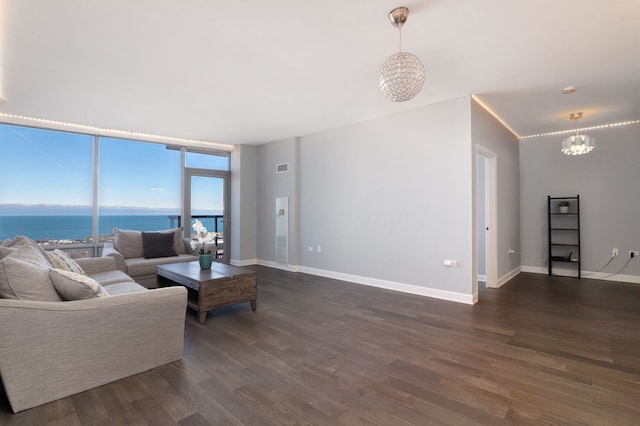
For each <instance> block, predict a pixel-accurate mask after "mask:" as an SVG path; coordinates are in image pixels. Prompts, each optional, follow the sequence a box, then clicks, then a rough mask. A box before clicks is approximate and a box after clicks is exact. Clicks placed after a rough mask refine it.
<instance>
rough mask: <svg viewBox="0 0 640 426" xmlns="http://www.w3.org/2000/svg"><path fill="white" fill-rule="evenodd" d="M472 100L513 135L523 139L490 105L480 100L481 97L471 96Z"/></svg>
mask: <svg viewBox="0 0 640 426" xmlns="http://www.w3.org/2000/svg"><path fill="white" fill-rule="evenodd" d="M471 98H472V99H473V100H474V101H476V102H477V103H478V105H480V106H481V107H482V108H484V110H485V111H487V112H488V113H489V114H491V115H492V116H493V118H495V119H496V120H498V121H499V122H500V124H502V125H503V126H504V127H506V129H507V130H509V131H510V132H511V133H513V135H514V136H515V137H516V138H518V139H522V138H521V137H520V135H519V134H517V133H516V131H515V130H513V129H512V128H511V127H509V125H508V124H507V123H505V122H504V121H503V120H502V118H500V116H498V114H496V113H495V112H494V111H493V110H492V109H491V108H489V105H487V104H485V103H484V102H483V101H482V99H480V97H479V96H478V95H471Z"/></svg>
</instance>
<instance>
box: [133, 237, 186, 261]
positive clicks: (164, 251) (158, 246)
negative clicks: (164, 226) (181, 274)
mask: <svg viewBox="0 0 640 426" xmlns="http://www.w3.org/2000/svg"><path fill="white" fill-rule="evenodd" d="M174 236H175V232H143V233H142V249H143V253H144V258H145V259H153V258H156V257H169V256H177V255H178V253H176V249H175V247H174Z"/></svg>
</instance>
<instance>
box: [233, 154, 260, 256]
mask: <svg viewBox="0 0 640 426" xmlns="http://www.w3.org/2000/svg"><path fill="white" fill-rule="evenodd" d="M257 168H258V149H257V148H256V147H255V146H248V145H240V146H238V147H236V149H235V150H234V151H233V152H232V153H231V206H230V210H231V219H230V221H231V223H230V231H231V243H230V244H231V245H230V248H231V255H230V258H231V262H232V263H233V264H237V265H243V264H253V263H255V262H256V258H257V246H256V234H257V232H258V223H257V200H258V187H257V181H258V179H257Z"/></svg>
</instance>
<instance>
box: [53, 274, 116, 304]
mask: <svg viewBox="0 0 640 426" xmlns="http://www.w3.org/2000/svg"><path fill="white" fill-rule="evenodd" d="M49 277H50V278H51V282H53V286H54V287H55V289H56V291H57V292H58V294H60V296H62V299H63V300H84V299H93V298H94V297H105V296H108V295H109V294H107V292H106V291H104V288H102V286H101V285H100V284H99V283H98V281H96V280H94V279H93V278H89V277H88V276H86V275H82V274H78V273H76V272H70V271H65V270H64V269H50V270H49Z"/></svg>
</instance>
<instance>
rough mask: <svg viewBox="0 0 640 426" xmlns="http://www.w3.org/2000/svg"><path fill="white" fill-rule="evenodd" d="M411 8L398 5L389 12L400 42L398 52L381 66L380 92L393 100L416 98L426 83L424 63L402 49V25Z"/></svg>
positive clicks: (402, 100) (401, 100) (400, 100)
mask: <svg viewBox="0 0 640 426" xmlns="http://www.w3.org/2000/svg"><path fill="white" fill-rule="evenodd" d="M408 16H409V9H407V8H406V7H398V8H396V9H393V10H392V11H391V12H390V13H389V20H390V21H391V25H393V26H394V27H396V28H398V31H399V33H400V42H399V49H398V53H394V54H393V55H391V56H389V57H388V58H387V60H386V61H385V62H384V64H382V66H381V67H380V76H379V79H378V85H379V86H380V92H382V94H383V95H384V96H385V97H387V98H388V99H390V100H392V101H393V102H404V101H408V100H409V99H412V98H414V97H415V96H416V95H417V94H418V93H420V90H422V86H423V84H424V65H422V62H421V61H420V58H418V57H417V56H416V55H414V54H413V53H409V52H403V51H402V26H403V25H404V23H405V22H406V21H407V17H408Z"/></svg>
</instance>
